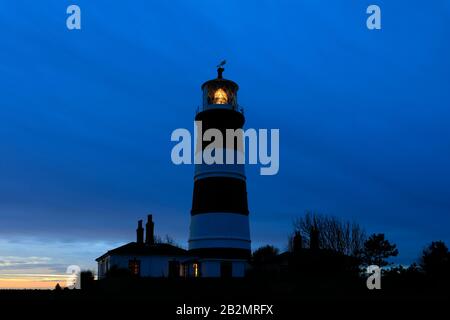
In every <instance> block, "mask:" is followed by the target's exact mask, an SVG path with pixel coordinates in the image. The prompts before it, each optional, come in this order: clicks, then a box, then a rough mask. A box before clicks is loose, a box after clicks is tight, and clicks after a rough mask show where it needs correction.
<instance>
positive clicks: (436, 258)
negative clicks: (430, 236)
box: [420, 241, 450, 277]
mask: <svg viewBox="0 0 450 320" xmlns="http://www.w3.org/2000/svg"><path fill="white" fill-rule="evenodd" d="M420 266H421V267H422V269H423V271H425V273H426V274H427V275H429V276H433V277H442V276H444V277H448V273H449V272H450V253H449V251H448V248H447V246H446V245H445V243H444V242H442V241H435V242H432V243H431V244H430V245H429V246H428V247H427V248H425V250H423V253H422V257H421V259H420Z"/></svg>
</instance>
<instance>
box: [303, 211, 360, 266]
mask: <svg viewBox="0 0 450 320" xmlns="http://www.w3.org/2000/svg"><path fill="white" fill-rule="evenodd" d="M294 232H300V234H301V236H302V240H303V244H304V245H305V246H307V247H310V248H311V240H313V241H312V245H313V246H316V247H318V248H320V249H329V250H333V251H335V252H338V253H341V254H344V255H348V256H353V257H359V255H360V254H361V252H362V250H363V248H364V241H365V240H366V234H365V232H364V230H363V229H362V228H361V227H360V226H359V225H358V224H357V223H355V222H349V221H343V220H340V219H338V218H336V217H332V216H325V215H321V214H317V213H311V212H306V214H305V215H304V216H303V217H300V218H298V219H296V220H295V221H294ZM311 236H312V237H311ZM315 238H316V239H315ZM317 238H318V239H317ZM314 240H318V241H314ZM315 242H316V243H315Z"/></svg>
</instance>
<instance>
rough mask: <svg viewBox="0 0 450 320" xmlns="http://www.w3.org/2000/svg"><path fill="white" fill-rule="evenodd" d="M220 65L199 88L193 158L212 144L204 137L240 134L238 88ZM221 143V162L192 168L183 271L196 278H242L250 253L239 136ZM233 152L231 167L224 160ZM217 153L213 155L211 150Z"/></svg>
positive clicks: (241, 123)
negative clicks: (230, 132)
mask: <svg viewBox="0 0 450 320" xmlns="http://www.w3.org/2000/svg"><path fill="white" fill-rule="evenodd" d="M223 72H224V68H223V64H221V65H219V66H218V69H217V78H216V79H213V80H209V81H206V82H205V83H203V85H202V86H201V89H202V93H203V99H202V100H203V101H202V105H201V106H200V107H199V108H198V110H197V113H196V116H195V121H196V123H197V129H196V130H197V139H196V148H195V157H196V158H200V157H201V153H202V152H205V153H206V151H207V148H208V145H209V144H210V143H211V142H208V141H204V139H202V134H201V133H202V132H206V131H207V130H208V129H216V130H219V131H220V132H221V133H222V136H223V137H224V139H226V137H227V134H226V131H227V129H233V130H236V129H242V128H243V126H244V123H245V117H244V113H243V109H242V108H241V107H240V106H239V104H238V99H237V92H238V89H239V86H238V85H237V84H236V83H235V82H233V81H231V80H227V79H224V78H223ZM232 139H233V140H234V141H226V142H225V143H223V150H222V151H223V152H221V154H222V155H223V162H222V163H212V164H210V163H205V162H203V161H201V162H200V163H197V162H196V164H195V173H194V191H193V199H192V209H191V222H190V230H189V253H190V256H191V257H193V260H191V263H190V264H189V269H190V270H189V271H188V270H187V272H188V273H189V274H191V275H193V276H195V277H242V276H244V274H245V270H246V267H247V262H248V259H249V257H250V254H251V248H250V243H251V242H250V227H249V210H248V204H247V187H246V176H245V171H244V164H243V161H242V162H240V161H237V159H239V158H240V159H243V157H244V148H243V141H242V139H243V137H242V135H235V136H233V138H232ZM227 148H228V149H230V148H232V150H231V151H233V153H232V154H233V157H234V160H236V161H233V162H234V163H229V161H226V159H225V158H226V154H227V151H228V153H229V151H230V150H227ZM215 152H217V150H216V151H215Z"/></svg>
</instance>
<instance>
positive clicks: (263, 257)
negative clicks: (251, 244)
mask: <svg viewBox="0 0 450 320" xmlns="http://www.w3.org/2000/svg"><path fill="white" fill-rule="evenodd" d="M278 252H279V250H278V249H277V248H275V247H274V246H270V245H267V246H264V247H261V248H259V249H257V250H255V251H254V252H253V262H254V263H255V264H261V263H264V262H266V261H268V260H271V259H273V258H275V257H276V256H277V255H278Z"/></svg>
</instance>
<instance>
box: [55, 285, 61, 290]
mask: <svg viewBox="0 0 450 320" xmlns="http://www.w3.org/2000/svg"><path fill="white" fill-rule="evenodd" d="M61 290H62V288H61V286H60V285H59V283H57V284H56V286H55V291H61Z"/></svg>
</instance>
